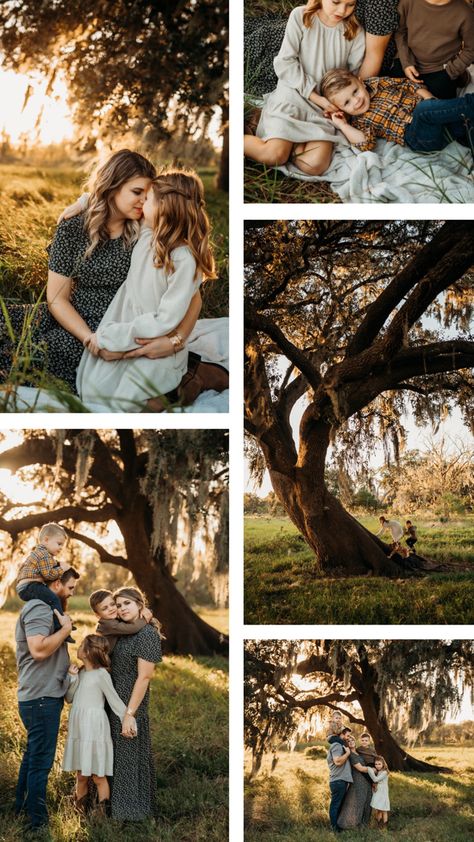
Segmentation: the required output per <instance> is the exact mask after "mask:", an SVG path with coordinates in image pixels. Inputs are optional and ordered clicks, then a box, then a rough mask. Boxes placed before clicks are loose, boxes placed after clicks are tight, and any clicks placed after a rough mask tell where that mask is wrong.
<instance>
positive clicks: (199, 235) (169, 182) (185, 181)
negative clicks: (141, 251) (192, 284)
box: [150, 169, 216, 279]
mask: <svg viewBox="0 0 474 842" xmlns="http://www.w3.org/2000/svg"><path fill="white" fill-rule="evenodd" d="M150 189H151V190H153V193H154V197H155V201H156V214H155V219H154V222H153V236H152V249H153V262H154V264H155V266H156V267H157V268H161V267H163V268H164V269H165V272H169V273H171V272H173V271H174V266H173V261H172V259H171V252H172V251H173V249H175V248H177V247H178V246H183V245H186V246H188V248H189V250H190V251H191V253H192V255H193V257H194V259H195V261H196V275H195V278H196V277H197V276H198V275H200V274H202V275H203V278H204V279H205V278H215V277H216V273H215V264H214V257H213V255H212V250H211V246H210V243H209V236H210V230H211V226H210V223H209V219H208V216H207V213H206V211H205V205H204V187H203V185H202V181H201V179H200V178H199V176H198V175H196V173H195V172H192V171H190V170H182V169H169V170H164V171H163V172H162V173H160V174H159V175H158V176H157V177H156V178H155V179H154V181H153V183H152V185H151V188H150Z"/></svg>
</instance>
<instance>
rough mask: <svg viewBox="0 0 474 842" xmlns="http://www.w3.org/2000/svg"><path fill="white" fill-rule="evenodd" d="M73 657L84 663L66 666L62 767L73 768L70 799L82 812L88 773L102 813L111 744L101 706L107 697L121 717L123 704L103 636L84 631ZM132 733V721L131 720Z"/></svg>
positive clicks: (107, 794) (106, 797)
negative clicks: (68, 707)
mask: <svg viewBox="0 0 474 842" xmlns="http://www.w3.org/2000/svg"><path fill="white" fill-rule="evenodd" d="M77 657H78V658H79V660H80V661H82V662H83V664H84V666H83V667H81V668H80V670H78V668H77V667H76V666H75V665H72V666H71V667H70V668H69V673H70V675H71V679H70V685H69V688H68V690H67V693H66V700H67V701H68V702H71V701H72V708H71V712H70V714H69V724H68V735H67V741H66V747H65V749H64V759H63V770H64V771H65V772H76V773H77V774H76V792H75V798H74V802H75V805H76V807H77V809H78V810H79V811H80V812H85V810H86V804H87V799H88V780H89V778H90V777H91V776H92V778H93V780H94V783H95V785H96V787H97V793H98V796H99V807H98V809H99V812H100V813H102V814H103V815H106V813H107V811H108V807H109V804H110V788H109V783H108V780H107V777H106V776H107V775H113V760H114V756H113V746H112V738H111V736H110V724H109V720H108V717H107V714H106V712H105V710H104V701H105V699H107V702H108V703H109V705H110V707H111V709H112V710H113V712H114V713H115V714H116V716H118V717H119V718H120V719H121V720H123V717H124V716H125V714H126V711H127V707H126V705H125V704H124V702H122V700H121V699H120V698H119V696H118V695H117V693H116V691H115V689H114V686H113V684H112V679H111V678H110V675H109V670H110V658H109V654H108V644H107V641H106V639H105V638H104V637H99V635H96V634H88V635H87V636H86V637H85V638H84V640H83V641H82V643H81V645H80V646H79V649H78V652H77ZM135 733H136V723H135Z"/></svg>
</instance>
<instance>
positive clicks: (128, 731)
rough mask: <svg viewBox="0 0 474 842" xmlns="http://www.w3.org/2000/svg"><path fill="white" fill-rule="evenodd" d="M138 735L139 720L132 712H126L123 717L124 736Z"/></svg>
mask: <svg viewBox="0 0 474 842" xmlns="http://www.w3.org/2000/svg"><path fill="white" fill-rule="evenodd" d="M136 736H137V720H136V719H135V717H134V716H131V714H129V713H126V714H125V716H124V718H123V719H122V737H136Z"/></svg>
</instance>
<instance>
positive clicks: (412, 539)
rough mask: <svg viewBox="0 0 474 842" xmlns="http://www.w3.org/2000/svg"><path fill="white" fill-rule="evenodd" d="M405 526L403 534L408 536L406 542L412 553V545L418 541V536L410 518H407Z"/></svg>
mask: <svg viewBox="0 0 474 842" xmlns="http://www.w3.org/2000/svg"><path fill="white" fill-rule="evenodd" d="M406 527H407V528H406V530H405V535H408V538H407V539H406V544H407V546H408V547H410V552H412V553H414V552H415V550H414V547H415V544H416V542H417V541H418V536H417V534H416V526H413V524H412V522H411V520H407V522H406Z"/></svg>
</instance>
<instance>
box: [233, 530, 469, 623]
mask: <svg viewBox="0 0 474 842" xmlns="http://www.w3.org/2000/svg"><path fill="white" fill-rule="evenodd" d="M361 520H362V522H363V523H364V525H365V526H366V527H367V528H368V529H370V530H371V531H372V532H375V531H378V528H377V519H376V517H373V518H370V517H367V518H361ZM432 522H433V521H429V520H426V519H420V518H417V519H416V523H417V525H418V527H419V529H418V533H419V543H418V545H417V546H418V547H419V548H420V553H421V554H422V555H426V556H428V557H429V558H433V559H434V560H436V561H438V562H447V561H459V562H461V561H462V562H469V563H472V565H473V567H472V573H470V572H467V573H457V574H455V573H437V574H430V576H427V577H424V578H420V579H418V578H417V579H406V580H405V579H403V580H392V579H384V578H381V577H369V578H366V577H362V578H361V577H353V578H345V579H335V578H334V579H331V578H329V577H320V576H318V575H317V574H316V573H315V563H314V555H313V553H312V551H311V550H310V548H309V547H308V546H307V544H305V543H304V541H302V540H301V538H300V537H299V535H298V532H297V530H296V528H295V527H294V526H293V525H292V524H291V523H290V521H289V520H285V519H283V518H282V519H277V518H275V519H270V518H263V517H262V518H251V517H247V518H246V519H245V620H246V622H247V623H279V624H282V623H303V624H304V623H329V624H336V623H344V624H346V623H362V624H371V623H376V624H379V623H380V624H384V623H393V624H418V623H437V624H444V623H466V624H469V623H473V622H474V517H473V516H472V515H470V516H467V517H464V518H462V519H461V520H458V521H455V522H454V521H453V522H450V523H445V524H437V525H435V526H433V527H431V525H430V524H431V523H432Z"/></svg>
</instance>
